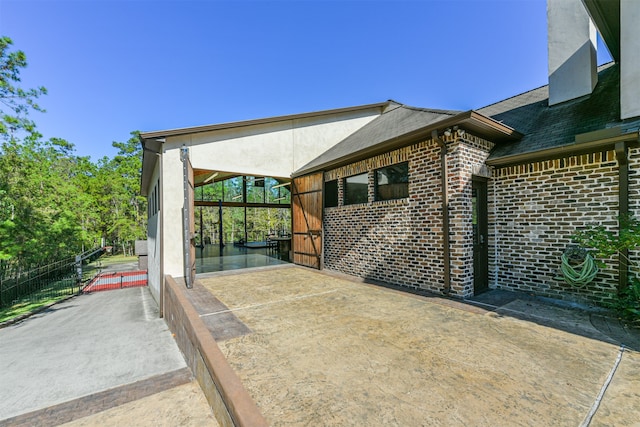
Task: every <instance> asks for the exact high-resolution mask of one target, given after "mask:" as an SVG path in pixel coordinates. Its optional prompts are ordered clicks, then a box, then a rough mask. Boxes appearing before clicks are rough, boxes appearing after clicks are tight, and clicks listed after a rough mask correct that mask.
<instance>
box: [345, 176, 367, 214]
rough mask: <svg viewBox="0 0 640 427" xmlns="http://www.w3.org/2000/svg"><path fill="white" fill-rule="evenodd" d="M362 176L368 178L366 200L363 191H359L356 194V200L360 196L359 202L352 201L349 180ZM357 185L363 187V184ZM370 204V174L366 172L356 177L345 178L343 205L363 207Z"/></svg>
mask: <svg viewBox="0 0 640 427" xmlns="http://www.w3.org/2000/svg"><path fill="white" fill-rule="evenodd" d="M361 176H364V177H365V178H366V180H367V183H366V184H365V188H366V191H365V192H364V199H363V198H362V194H363V192H362V191H358V192H357V193H356V196H354V198H356V197H358V196H359V198H358V199H357V200H352V199H351V196H352V195H351V194H349V193H350V191H349V187H350V184H349V182H348V180H349V179H351V178H356V177H361ZM356 184H357V185H359V186H362V183H356ZM351 185H353V184H351ZM368 202H369V172H364V173H359V174H356V175H351V176H347V177H344V178H343V179H342V203H343V204H344V205H345V206H346V205H361V204H365V203H368Z"/></svg>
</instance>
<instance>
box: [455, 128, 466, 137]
mask: <svg viewBox="0 0 640 427" xmlns="http://www.w3.org/2000/svg"><path fill="white" fill-rule="evenodd" d="M456 132H457V133H458V136H459V137H463V136H464V134H465V133H466V132H465V131H464V129H458V130H457V131H456Z"/></svg>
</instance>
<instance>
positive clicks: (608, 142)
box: [486, 132, 640, 167]
mask: <svg viewBox="0 0 640 427" xmlns="http://www.w3.org/2000/svg"><path fill="white" fill-rule="evenodd" d="M618 142H631V143H636V144H638V143H640V132H630V133H626V134H623V135H618V136H614V137H609V138H603V139H597V140H593V141H586V142H582V143H573V144H568V145H563V146H561V147H554V148H549V149H546V150H540V151H533V152H529V153H522V154H516V155H514V156H505V157H499V158H496V159H488V160H487V161H486V163H487V164H488V165H489V166H497V167H505V166H515V165H521V164H524V163H531V162H539V161H544V160H553V159H559V158H562V157H566V156H577V155H581V154H587V153H593V152H595V151H599V150H605V149H606V150H610V149H613V148H615V145H616V143H618Z"/></svg>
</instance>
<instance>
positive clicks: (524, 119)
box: [477, 63, 640, 160]
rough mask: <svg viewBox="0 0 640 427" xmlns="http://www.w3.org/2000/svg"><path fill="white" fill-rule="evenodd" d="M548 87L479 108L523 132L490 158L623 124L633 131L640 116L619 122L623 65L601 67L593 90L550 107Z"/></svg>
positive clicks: (544, 147)
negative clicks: (521, 136) (514, 140)
mask: <svg viewBox="0 0 640 427" xmlns="http://www.w3.org/2000/svg"><path fill="white" fill-rule="evenodd" d="M548 103H549V87H548V86H543V87H541V88H538V89H534V90H532V91H529V92H525V93H523V94H521V95H517V96H515V97H513V98H509V99H505V100H504V101H500V102H498V103H496V104H493V105H489V106H487V107H484V108H481V109H479V110H477V111H478V112H479V113H481V114H484V115H485V116H489V117H491V118H493V119H494V120H497V121H499V122H501V123H504V124H506V125H508V126H511V127H513V128H514V129H516V130H517V131H519V132H521V133H522V134H524V137H523V138H522V139H521V140H520V141H517V142H512V143H507V144H499V145H497V146H496V147H495V149H494V151H493V152H492V153H491V156H490V157H489V159H490V160H492V159H498V158H506V157H509V156H515V155H522V154H525V153H533V152H536V151H541V150H547V149H551V148H557V147H561V146H564V145H571V144H574V143H575V136H576V135H579V134H582V133H586V132H592V131H596V130H601V129H606V128H612V127H616V126H621V127H622V128H623V132H625V131H627V130H633V129H632V128H633V127H634V126H636V127H637V125H638V124H640V118H639V119H637V120H630V121H626V122H621V121H620V67H619V65H618V64H614V63H609V64H605V65H603V66H601V67H600V69H599V72H598V84H597V85H596V87H595V89H594V91H593V93H591V94H590V95H586V96H583V97H580V98H577V99H574V100H571V101H567V102H564V103H562V104H557V105H553V106H551V107H550V106H549V105H548Z"/></svg>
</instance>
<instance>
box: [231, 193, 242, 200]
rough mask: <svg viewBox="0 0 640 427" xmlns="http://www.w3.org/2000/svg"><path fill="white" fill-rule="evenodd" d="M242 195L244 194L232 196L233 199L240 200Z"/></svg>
mask: <svg viewBox="0 0 640 427" xmlns="http://www.w3.org/2000/svg"><path fill="white" fill-rule="evenodd" d="M241 197H242V194H238V195H237V196H234V197H232V198H231V200H238V199H239V198H241Z"/></svg>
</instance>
